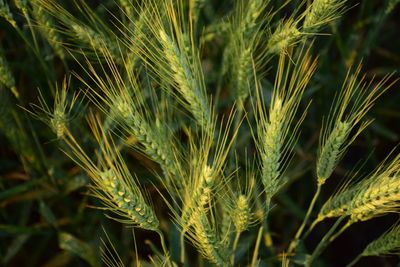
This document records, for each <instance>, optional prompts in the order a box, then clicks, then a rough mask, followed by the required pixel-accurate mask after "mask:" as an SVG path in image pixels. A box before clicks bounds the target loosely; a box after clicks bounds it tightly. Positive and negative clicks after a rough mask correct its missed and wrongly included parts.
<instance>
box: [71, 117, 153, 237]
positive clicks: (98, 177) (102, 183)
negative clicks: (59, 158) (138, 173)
mask: <svg viewBox="0 0 400 267" xmlns="http://www.w3.org/2000/svg"><path fill="white" fill-rule="evenodd" d="M100 124H101V122H100V120H99V118H95V117H94V115H91V116H90V120H89V125H90V127H91V130H92V132H93V135H94V137H95V139H96V141H97V142H98V144H99V146H100V151H99V152H98V155H97V156H98V159H99V162H98V163H97V164H96V163H94V162H93V161H92V160H91V159H90V157H89V156H88V155H87V153H86V152H85V151H84V150H83V148H81V146H80V145H79V144H78V143H77V141H76V140H75V138H74V137H73V136H72V134H71V133H70V132H67V133H66V135H65V139H64V140H65V142H66V143H67V144H68V146H69V148H70V149H71V151H72V155H69V156H70V157H71V158H72V159H74V160H75V161H76V162H77V163H78V164H79V165H80V166H81V167H82V168H83V169H84V170H85V171H86V172H87V173H88V175H89V176H90V178H91V179H92V181H93V183H94V185H93V186H92V188H91V189H92V194H93V196H95V197H97V198H99V199H100V200H102V202H103V204H104V205H105V207H106V210H109V211H111V212H112V213H114V214H115V215H117V216H118V217H116V218H114V219H116V220H118V221H120V222H122V223H126V224H131V225H134V226H137V227H140V228H143V229H147V230H152V231H159V221H158V219H157V217H156V215H155V213H154V211H153V209H152V208H151V207H150V206H149V205H148V204H147V203H146V200H145V198H144V196H143V195H142V193H141V190H140V188H139V186H138V184H137V179H136V178H134V177H132V175H131V174H130V172H129V170H128V168H127V166H126V164H125V162H124V160H123V158H122V156H121V155H120V154H119V152H118V149H117V148H116V147H115V145H114V143H113V141H110V140H109V139H110V137H109V136H107V135H106V133H105V132H104V131H103V130H102V128H101V125H100Z"/></svg>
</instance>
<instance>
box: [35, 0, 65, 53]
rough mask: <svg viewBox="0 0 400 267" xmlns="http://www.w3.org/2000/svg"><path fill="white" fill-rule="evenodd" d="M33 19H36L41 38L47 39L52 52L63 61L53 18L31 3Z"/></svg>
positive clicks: (39, 6) (62, 51) (62, 50)
mask: <svg viewBox="0 0 400 267" xmlns="http://www.w3.org/2000/svg"><path fill="white" fill-rule="evenodd" d="M32 13H33V17H34V18H35V19H36V22H37V24H38V25H39V28H40V31H41V33H42V34H43V36H44V37H45V38H46V39H47V41H48V42H49V44H50V45H51V47H52V48H53V49H54V52H55V53H56V54H57V55H58V56H59V57H60V58H61V59H64V57H65V54H64V49H63V47H62V39H61V36H60V35H59V33H58V32H57V31H56V27H55V25H54V20H53V18H52V17H51V16H50V15H49V14H48V13H47V12H46V11H45V10H44V9H43V7H42V6H41V5H40V4H39V3H36V2H35V1H33V5H32Z"/></svg>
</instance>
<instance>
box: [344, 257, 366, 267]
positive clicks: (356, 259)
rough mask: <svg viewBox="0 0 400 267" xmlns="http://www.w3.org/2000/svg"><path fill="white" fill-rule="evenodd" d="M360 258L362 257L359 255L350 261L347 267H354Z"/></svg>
mask: <svg viewBox="0 0 400 267" xmlns="http://www.w3.org/2000/svg"><path fill="white" fill-rule="evenodd" d="M362 257H363V255H362V254H359V255H358V256H357V257H356V258H355V259H354V260H352V261H351V262H350V263H349V264H347V267H352V266H354V265H355V264H356V263H357V262H358V261H359V260H360V259H361V258H362Z"/></svg>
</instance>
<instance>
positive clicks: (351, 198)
mask: <svg viewBox="0 0 400 267" xmlns="http://www.w3.org/2000/svg"><path fill="white" fill-rule="evenodd" d="M399 197H400V155H398V156H397V157H395V158H394V159H393V160H392V162H390V163H389V164H385V162H383V163H381V165H380V166H379V167H378V168H377V170H375V171H374V172H373V173H372V174H371V175H370V176H369V177H367V178H366V179H364V180H362V181H361V182H359V183H358V184H355V185H353V186H350V187H344V188H343V189H342V190H341V191H340V192H338V193H337V194H336V195H334V196H333V197H332V198H331V199H329V200H328V201H327V202H326V203H325V205H324V206H323V207H322V209H321V211H320V213H319V215H318V219H317V220H319V221H321V220H323V219H325V218H329V217H339V216H343V215H345V216H350V223H354V222H357V221H366V220H369V219H371V218H373V217H376V216H379V215H382V214H385V213H388V212H394V211H396V210H397V208H398V204H397V201H398V199H399Z"/></svg>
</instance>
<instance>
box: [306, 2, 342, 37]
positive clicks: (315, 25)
mask: <svg viewBox="0 0 400 267" xmlns="http://www.w3.org/2000/svg"><path fill="white" fill-rule="evenodd" d="M346 2H347V0H314V1H313V3H312V4H311V6H310V7H309V8H308V9H307V11H306V15H305V19H304V23H303V31H305V32H310V33H311V32H317V31H318V30H319V29H320V28H321V27H322V26H324V25H326V24H327V23H329V22H332V21H333V20H335V19H337V18H338V17H340V15H341V14H342V13H343V6H344V5H345V3H346Z"/></svg>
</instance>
